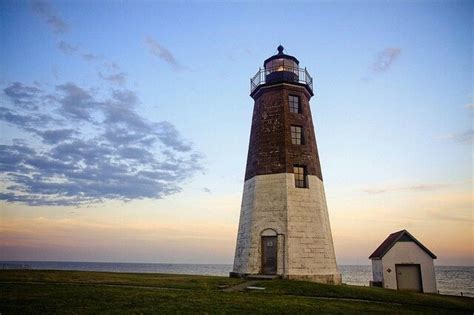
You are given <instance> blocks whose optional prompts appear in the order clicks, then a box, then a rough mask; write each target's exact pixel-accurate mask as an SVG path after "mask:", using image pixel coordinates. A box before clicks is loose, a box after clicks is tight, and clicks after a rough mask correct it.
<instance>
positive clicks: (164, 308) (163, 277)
mask: <svg viewBox="0 0 474 315" xmlns="http://www.w3.org/2000/svg"><path fill="white" fill-rule="evenodd" d="M241 282H242V280H241V279H230V278H225V277H207V276H185V275H167V274H127V273H106V272H79V271H37V270H19V271H13V270H4V271H0V313H1V314H2V315H3V314H32V313H34V314H38V313H47V314H50V313H60V314H93V313H107V314H109V313H134V314H139V313H161V314H163V313H173V314H176V313H179V314H194V313H200V314H202V313H220V314H222V313H233V314H235V313H240V314H248V313H252V314H256V313H260V314H295V313H297V314H298V313H302V314H310V313H313V314H314V313H316V312H320V313H325V314H365V313H379V314H382V313H383V314H472V313H473V311H474V299H472V298H467V297H454V296H453V297H451V296H440V295H432V294H419V293H410V292H397V291H392V290H384V289H380V288H367V287H356V286H346V285H341V286H332V285H322V284H316V283H310V282H302V281H285V280H273V281H264V282H260V283H258V284H256V285H258V286H263V287H265V288H266V290H265V291H259V292H231V293H226V292H222V291H221V290H220V288H222V286H225V285H228V286H232V285H236V284H239V283H241Z"/></svg>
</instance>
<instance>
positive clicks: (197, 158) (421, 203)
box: [0, 1, 474, 266]
mask: <svg viewBox="0 0 474 315" xmlns="http://www.w3.org/2000/svg"><path fill="white" fill-rule="evenodd" d="M473 12H474V3H473V2H472V1H443V2H441V1H410V2H408V1H390V2H387V1H386V2H382V1H381V2H375V1H321V2H318V1H314V2H313V1H311V2H306V1H299V2H286V1H278V2H272V1H263V2H253V1H248V2H247V1H245V2H201V1H199V2H196V1H182V2H168V1H166V2H155V1H153V2H151V1H100V2H93V1H53V2H46V1H2V2H1V3H0V36H1V37H0V40H1V43H2V45H1V46H2V47H1V49H0V120H1V122H0V128H1V129H0V176H1V177H0V260H30V261H32V260H46V261H103V262H156V263H227V264H231V263H232V262H233V255H234V250H235V242H236V235H237V228H238V219H239V213H240V202H241V197H242V189H243V180H244V172H245V163H246V156H247V149H248V142H249V135H250V126H251V119H252V117H251V116H252V110H253V100H252V99H251V98H250V97H249V93H250V91H249V88H250V87H249V85H250V84H249V79H250V77H253V75H254V74H255V73H256V72H257V71H258V69H259V67H262V65H263V61H264V60H265V59H266V58H268V57H270V56H272V55H274V54H276V53H277V50H276V48H277V46H278V45H279V44H282V45H283V46H284V47H285V52H286V53H288V54H291V55H294V56H296V57H297V58H298V59H299V60H300V65H302V66H303V67H306V68H307V70H308V72H309V73H310V74H311V75H312V76H313V78H314V89H315V96H314V97H313V98H312V99H311V109H312V115H313V122H314V125H315V132H316V139H317V143H318V149H319V155H320V160H321V166H322V172H323V177H324V185H325V191H326V197H327V202H328V209H329V216H330V221H331V227H332V233H333V238H334V245H335V250H336V257H337V262H338V264H369V263H370V261H369V260H368V258H367V257H368V256H369V255H370V254H371V253H372V252H373V251H374V250H375V248H376V247H377V246H378V245H379V244H380V243H381V242H382V241H383V240H384V239H385V238H386V237H387V236H388V234H390V233H392V232H395V231H398V230H401V229H407V230H408V231H409V232H410V233H411V234H413V235H414V236H415V237H416V238H417V239H418V240H420V241H421V242H422V243H423V244H424V245H425V246H427V247H428V248H429V249H430V250H431V251H432V252H434V253H435V254H436V255H437V256H438V259H437V260H436V262H435V263H436V264H438V265H471V266H472V265H474V252H473V248H474V246H473V245H474V244H473V236H474V224H473V220H474V219H473V190H472V184H473V182H472V177H473V162H472V144H473V130H472V123H473V117H474V116H473V115H474V92H473V82H474V80H473V79H474V78H473V73H474V71H473V70H474V69H473V59H474V58H473V43H474V34H473V30H474V27H473V23H474V22H473V21H474V19H473V14H474V13H473Z"/></svg>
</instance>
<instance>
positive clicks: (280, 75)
mask: <svg viewBox="0 0 474 315" xmlns="http://www.w3.org/2000/svg"><path fill="white" fill-rule="evenodd" d="M277 82H296V83H301V84H306V85H307V86H308V88H309V89H310V90H311V92H313V78H312V77H311V76H310V75H309V73H308V71H307V70H306V68H296V67H290V66H286V65H285V66H279V67H274V68H260V69H259V70H258V71H257V73H256V74H255V76H254V77H253V78H251V79H250V94H252V93H253V91H255V89H256V88H257V87H258V86H260V85H262V84H266V83H277Z"/></svg>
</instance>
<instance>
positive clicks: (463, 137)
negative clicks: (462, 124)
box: [442, 129, 474, 144]
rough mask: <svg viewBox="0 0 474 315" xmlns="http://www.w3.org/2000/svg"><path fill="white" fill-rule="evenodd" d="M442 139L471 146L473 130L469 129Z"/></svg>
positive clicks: (473, 137) (473, 141) (473, 135)
mask: <svg viewBox="0 0 474 315" xmlns="http://www.w3.org/2000/svg"><path fill="white" fill-rule="evenodd" d="M442 138H443V139H447V140H451V141H454V142H456V143H459V144H473V143H474V130H472V129H469V130H466V131H464V132H461V133H453V134H450V135H447V136H444V137H442Z"/></svg>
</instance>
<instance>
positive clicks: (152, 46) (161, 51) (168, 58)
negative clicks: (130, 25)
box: [145, 37, 183, 69]
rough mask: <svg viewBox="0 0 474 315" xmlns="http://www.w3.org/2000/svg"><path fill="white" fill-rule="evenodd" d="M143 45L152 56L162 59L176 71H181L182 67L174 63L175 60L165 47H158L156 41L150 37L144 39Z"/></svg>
mask: <svg viewBox="0 0 474 315" xmlns="http://www.w3.org/2000/svg"><path fill="white" fill-rule="evenodd" d="M145 43H146V45H147V46H148V49H149V50H150V52H151V53H152V54H153V55H154V56H157V57H158V58H160V59H162V60H163V61H165V62H166V63H168V64H169V65H170V66H172V67H174V68H176V69H182V68H183V67H182V66H181V65H180V64H179V63H178V62H177V61H176V58H175V57H174V55H173V54H172V53H171V52H170V51H169V50H168V49H166V48H165V47H163V46H162V45H160V44H159V43H158V42H157V41H156V40H154V39H153V38H151V37H147V38H146V39H145Z"/></svg>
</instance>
